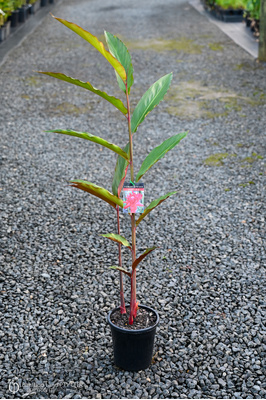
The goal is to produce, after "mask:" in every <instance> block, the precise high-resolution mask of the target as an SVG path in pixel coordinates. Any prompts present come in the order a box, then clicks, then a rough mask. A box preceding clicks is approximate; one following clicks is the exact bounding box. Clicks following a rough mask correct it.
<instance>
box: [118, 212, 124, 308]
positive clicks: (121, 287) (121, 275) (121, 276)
mask: <svg viewBox="0 0 266 400" xmlns="http://www.w3.org/2000/svg"><path fill="white" fill-rule="evenodd" d="M116 212H117V233H118V235H120V219H119V206H117V207H116ZM118 258H119V267H121V268H122V266H123V265H122V253H121V243H118ZM119 280H120V313H121V314H126V305H125V298H124V285H123V273H122V272H121V271H119Z"/></svg>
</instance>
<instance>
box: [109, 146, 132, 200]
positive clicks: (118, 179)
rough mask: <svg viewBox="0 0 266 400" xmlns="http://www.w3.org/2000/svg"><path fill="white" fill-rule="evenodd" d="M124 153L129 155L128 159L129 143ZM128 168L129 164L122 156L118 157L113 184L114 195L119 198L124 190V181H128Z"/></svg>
mask: <svg viewBox="0 0 266 400" xmlns="http://www.w3.org/2000/svg"><path fill="white" fill-rule="evenodd" d="M123 151H124V152H125V153H127V155H128V157H129V143H128V144H127V145H126V147H125V148H124V149H123ZM128 166H129V162H128V161H126V160H125V159H124V158H122V157H121V156H118V158H117V162H116V166H115V173H114V178H113V183H112V191H113V194H114V195H115V196H117V197H120V193H121V190H122V188H123V185H124V181H125V179H126V175H127V169H128Z"/></svg>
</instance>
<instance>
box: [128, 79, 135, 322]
mask: <svg viewBox="0 0 266 400" xmlns="http://www.w3.org/2000/svg"><path fill="white" fill-rule="evenodd" d="M126 96H127V111H128V114H127V119H128V134H129V147H130V177H131V182H134V168H133V142H132V134H131V119H130V103H129V96H128V88H127V84H126ZM131 234H132V264H133V262H134V261H135V260H136V222H135V214H131ZM137 309H138V303H137V300H136V269H135V270H133V269H132V275H131V295H130V312H129V325H132V324H133V321H134V318H136V316H137Z"/></svg>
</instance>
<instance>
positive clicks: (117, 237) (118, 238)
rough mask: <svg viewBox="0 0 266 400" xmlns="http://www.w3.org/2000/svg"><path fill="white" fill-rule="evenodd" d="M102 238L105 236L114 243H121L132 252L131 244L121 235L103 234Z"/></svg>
mask: <svg viewBox="0 0 266 400" xmlns="http://www.w3.org/2000/svg"><path fill="white" fill-rule="evenodd" d="M101 236H103V237H105V238H107V239H110V240H112V241H113V242H116V243H120V244H122V245H123V246H126V247H128V248H129V249H130V250H131V246H130V244H129V242H128V241H127V239H125V238H124V237H123V236H121V235H117V234H116V233H106V234H102V235H101Z"/></svg>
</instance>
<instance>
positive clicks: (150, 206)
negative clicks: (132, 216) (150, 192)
mask: <svg viewBox="0 0 266 400" xmlns="http://www.w3.org/2000/svg"><path fill="white" fill-rule="evenodd" d="M176 193H177V192H169V193H167V194H165V195H164V196H161V197H159V198H158V199H156V200H153V201H152V202H151V204H150V205H149V206H148V207H147V208H145V210H144V212H143V214H140V217H139V218H138V220H137V221H136V226H138V224H139V223H140V221H142V220H143V218H145V217H146V215H147V214H149V213H150V212H151V211H152V210H153V209H154V208H155V207H157V206H158V205H159V204H161V203H162V202H163V201H165V200H166V199H168V197H170V196H172V195H173V194H176Z"/></svg>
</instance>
